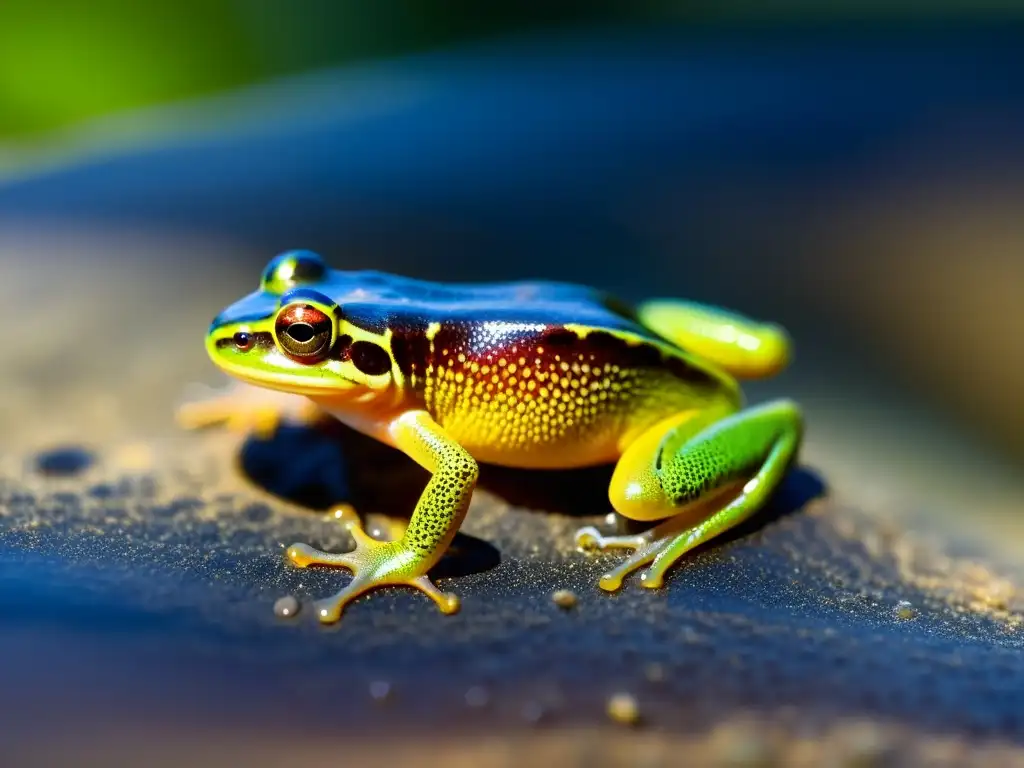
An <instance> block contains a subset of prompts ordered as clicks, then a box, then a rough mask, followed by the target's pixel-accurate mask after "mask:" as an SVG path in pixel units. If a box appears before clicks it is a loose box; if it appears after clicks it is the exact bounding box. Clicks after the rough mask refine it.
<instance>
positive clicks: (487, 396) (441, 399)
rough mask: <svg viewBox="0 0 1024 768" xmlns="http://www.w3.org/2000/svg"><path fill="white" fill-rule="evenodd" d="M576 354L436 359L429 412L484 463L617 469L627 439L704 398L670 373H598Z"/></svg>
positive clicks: (528, 348) (601, 367)
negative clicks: (608, 464)
mask: <svg viewBox="0 0 1024 768" xmlns="http://www.w3.org/2000/svg"><path fill="white" fill-rule="evenodd" d="M595 358H596V356H595V355H592V354H584V353H579V352H574V351H572V350H571V349H569V350H562V351H560V352H558V353H554V352H553V351H552V350H550V349H545V348H544V347H543V346H535V345H533V344H529V343H527V344H524V345H523V346H522V347H519V346H515V345H512V346H509V347H507V348H505V349H504V350H495V351H494V352H492V353H491V352H489V353H485V354H483V355H480V356H479V357H477V358H475V359H471V358H470V357H469V356H468V355H467V354H466V353H465V352H464V351H462V350H459V349H445V348H442V349H436V350H435V351H434V355H433V359H434V361H435V362H433V363H431V364H429V365H428V366H427V369H426V371H425V376H424V389H423V398H424V404H425V407H426V409H427V410H428V411H429V412H430V413H431V414H432V415H433V416H434V418H435V419H437V421H438V423H440V424H442V425H443V426H444V428H445V431H446V432H447V433H448V434H449V435H451V436H452V438H453V439H455V440H457V441H459V443H461V444H462V445H464V446H465V447H466V448H467V450H469V452H470V453H472V454H473V456H475V457H476V458H477V459H479V460H481V461H485V462H492V463H500V464H504V465H507V466H518V467H527V468H530V467H532V468H568V467H576V466H586V465H591V464H595V463H600V462H605V461H612V460H614V459H615V458H617V457H618V455H619V453H620V444H621V438H622V436H623V435H624V434H625V433H627V432H632V431H634V430H636V429H643V428H645V427H646V426H648V425H649V424H650V423H652V422H653V421H656V420H658V419H659V418H661V417H662V415H663V414H664V412H665V411H664V409H665V408H666V407H668V408H670V409H671V408H673V407H674V406H673V405H672V404H673V403H674V402H676V401H678V404H679V407H682V406H683V405H684V404H685V403H688V404H689V405H690V406H691V407H692V406H693V404H694V397H695V393H694V392H693V391H691V390H689V389H687V388H685V387H680V386H679V382H678V380H675V379H674V378H673V377H672V376H671V374H670V373H668V372H667V371H664V370H661V369H636V368H629V367H625V366H620V365H618V364H615V363H609V362H606V363H603V364H602V363H599V362H597V360H596V359H595Z"/></svg>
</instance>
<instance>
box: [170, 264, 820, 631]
mask: <svg viewBox="0 0 1024 768" xmlns="http://www.w3.org/2000/svg"><path fill="white" fill-rule="evenodd" d="M206 349H207V352H208V353H209V356H210V358H211V359H212V360H213V362H214V363H215V364H216V365H217V366H219V367H220V368H221V369H222V370H224V371H226V372H227V373H228V374H230V375H231V376H233V377H236V378H237V379H240V380H242V381H244V382H247V383H250V384H254V385H257V387H258V388H260V389H259V390H258V391H268V390H276V391H277V392H278V393H279V394H280V393H283V394H285V395H290V396H292V397H290V398H288V399H289V400H290V401H295V400H300V401H301V402H302V403H303V404H304V407H306V408H309V409H313V411H315V412H319V413H323V412H326V413H327V414H330V415H333V416H334V417H336V418H338V419H340V420H341V421H342V422H344V423H345V424H348V425H350V426H351V427H353V428H354V429H357V430H359V431H361V432H363V433H365V434H367V435H370V436H372V437H374V438H376V439H378V440H381V441H383V442H385V443H387V444H388V445H391V446H393V447H395V448H397V449H399V450H401V451H403V452H404V453H405V454H406V455H408V456H409V457H410V458H411V459H412V460H413V461H415V462H417V463H418V464H420V465H421V466H423V467H425V468H426V469H427V470H428V471H429V472H430V473H431V475H432V476H431V479H430V481H429V482H428V483H427V486H426V488H425V490H424V491H423V494H422V496H421V497H420V500H419V502H418V504H417V505H416V508H415V510H414V511H413V513H412V517H411V520H410V522H409V525H408V527H407V529H406V530H405V533H404V535H402V536H401V537H400V538H398V539H396V540H394V541H378V540H376V539H374V538H371V537H370V536H369V535H367V534H366V533H365V532H364V530H363V528H362V527H361V526H360V524H359V522H358V520H357V519H356V520H354V521H352V522H351V523H349V530H350V531H351V533H352V535H353V538H354V539H355V542H356V548H355V549H354V550H353V551H351V552H345V553H340V554H334V553H328V552H322V551H319V550H316V549H313V548H312V547H310V546H308V545H306V544H293V545H292V546H291V547H289V549H288V551H287V554H288V557H289V558H290V559H291V561H292V562H293V563H294V564H295V565H297V566H299V567H306V566H310V565H318V564H323V565H332V566H343V567H345V568H348V569H350V570H351V571H352V572H353V574H354V576H353V578H352V580H351V582H350V583H349V584H348V585H347V586H346V587H345V588H344V589H343V590H341V591H340V592H338V593H337V594H336V595H334V596H332V597H330V598H327V599H323V600H320V601H318V602H317V603H316V610H317V615H318V617H319V619H320V621H322V622H324V623H331V622H334V621H337V620H338V619H339V618H340V616H341V613H342V610H343V608H344V607H345V605H346V604H347V603H349V602H350V601H351V600H352V599H354V598H355V597H356V596H358V595H360V594H362V593H364V592H366V591H368V590H371V589H373V588H376V587H382V586H386V585H405V586H413V587H416V588H418V589H420V590H422V591H423V592H424V593H426V594H427V595H429V596H430V597H431V598H432V599H433V600H434V601H435V602H436V604H437V605H438V606H439V607H440V609H441V610H442V611H443V612H445V613H453V612H455V611H457V610H458V607H459V600H458V598H457V597H456V596H455V595H453V594H446V593H443V592H441V591H440V590H438V589H437V587H436V586H434V584H433V583H431V581H430V580H429V579H428V577H427V572H428V571H429V570H430V568H431V567H432V566H433V565H434V564H435V563H437V562H438V560H439V559H440V558H441V557H442V556H443V555H444V553H445V551H446V550H447V548H448V546H449V544H450V543H451V541H452V538H453V537H454V535H455V533H456V531H457V530H458V529H459V526H460V525H461V523H462V520H463V518H464V516H465V514H466V510H467V508H468V506H469V501H470V497H471V495H472V493H473V489H474V486H475V484H476V480H477V471H478V470H477V462H478V461H480V462H489V463H494V464H500V465H504V466H510V467H521V468H535V469H555V468H571V467H582V466H587V465H595V464H603V463H611V462H616V465H615V471H614V473H613V476H612V480H611V485H610V488H609V500H610V501H611V505H612V507H613V508H614V509H615V511H616V512H618V513H619V514H621V515H623V516H625V517H627V518H631V519H633V520H641V521H661V522H660V523H659V524H657V525H655V526H653V527H652V528H650V529H649V530H647V531H646V532H644V533H641V534H639V535H630V536H605V535H602V534H600V533H599V532H598V531H597V530H596V529H594V528H592V527H587V528H583V529H582V530H580V531H579V532H578V533H577V536H576V543H577V545H578V546H579V547H580V548H582V549H585V550H609V549H624V550H630V551H631V554H630V555H629V556H628V557H627V558H626V559H625V560H624V561H623V562H622V563H621V564H620V565H619V566H618V567H616V568H614V569H613V570H611V571H610V572H608V573H606V574H605V575H604V576H602V577H601V579H600V582H599V586H600V587H601V588H602V589H604V590H608V591H614V590H617V589H619V588H620V587H621V585H622V582H623V578H624V577H625V576H626V575H628V574H629V573H631V572H633V571H635V570H637V569H639V568H641V567H643V566H647V567H646V569H645V570H644V571H643V572H642V573H641V575H640V583H641V585H642V586H644V587H651V588H656V587H660V586H661V585H662V583H663V579H664V575H665V572H666V571H667V570H668V569H669V567H670V566H671V565H672V564H673V563H675V562H676V561H677V560H679V558H680V557H681V556H682V555H684V554H685V553H686V552H688V551H689V550H691V549H693V548H694V547H696V546H698V545H700V544H702V543H704V542H706V541H708V540H710V539H712V538H714V537H715V536H717V535H719V534H721V533H722V532H724V531H726V530H728V529H730V528H732V527H733V526H735V525H737V524H738V523H740V522H742V521H743V520H746V519H747V518H749V517H750V516H751V515H752V514H753V513H755V512H756V511H757V510H758V509H759V508H760V507H761V506H762V505H763V504H764V503H765V501H766V500H767V499H768V497H769V496H770V494H771V493H772V492H773V490H774V489H775V488H776V487H777V486H778V484H779V482H780V480H781V479H782V478H783V476H784V475H785V473H786V471H787V469H788V468H789V467H790V466H791V464H792V462H793V461H794V459H795V457H796V455H797V452H798V448H799V445H800V442H801V437H802V419H801V414H800V410H799V408H798V407H797V406H796V405H795V404H794V403H793V402H791V401H788V400H778V401H773V402H769V403H766V404H763V405H759V406H757V407H752V408H746V409H744V408H743V397H742V393H741V391H740V388H739V386H738V384H737V383H736V379H737V378H748V379H749V378H758V377H766V376H770V375H773V374H775V373H776V372H778V371H779V370H781V369H782V368H783V367H784V366H785V365H786V364H787V363H788V361H789V356H790V352H789V350H790V343H789V339H788V337H787V335H786V334H785V332H784V331H783V330H782V329H781V328H779V327H778V326H775V325H770V324H762V323H758V322H755V321H753V320H750V319H748V318H745V317H742V316H739V315H736V314H733V313H730V312H726V311H724V310H721V309H718V308H714V307H709V306H704V305H699V304H693V303H686V302H682V301H676V300H652V301H647V302H644V303H641V304H639V305H638V306H636V307H635V308H634V307H630V306H627V305H625V304H623V303H622V302H620V301H618V300H616V299H615V298H613V297H612V296H609V295H607V294H605V293H602V292H601V291H598V290H595V289H592V288H588V287H584V286H578V285H571V284H566V283H554V282H510V283H497V284H446V283H433V282H426V281H421V280H414V279H409V278H404V277H397V276H393V275H388V274H384V273H381V272H375V271H337V270H332V269H330V268H329V267H328V266H327V265H326V264H325V263H324V261H323V259H321V258H320V257H319V256H318V255H316V254H314V253H311V252H309V251H290V252H287V253H283V254H281V255H279V256H277V257H276V258H274V259H273V260H272V261H271V262H270V264H269V265H268V266H267V267H266V269H265V270H264V272H263V276H262V279H261V282H260V286H259V289H258V290H256V291H255V292H253V293H251V294H249V295H248V296H246V297H245V298H243V299H241V300H240V301H238V302H237V303H235V304H233V305H232V306H230V307H229V308H228V309H226V310H225V311H224V312H222V313H221V314H220V315H219V316H218V317H217V318H216V319H215V320H214V321H213V324H212V325H211V327H210V330H209V334H208V335H207V338H206ZM268 394H270V393H269V392H268ZM295 395H300V396H302V398H295V397H294V396H295ZM261 408H263V405H257V404H254V403H252V402H249V401H247V400H245V399H244V398H243V399H240V400H237V401H233V400H230V399H222V400H220V401H210V402H207V403H198V404H195V405H193V406H188V407H186V409H185V410H184V411H183V412H182V415H183V417H184V420H185V421H186V422H187V423H191V424H193V425H197V424H199V423H211V422H214V421H220V420H228V421H231V420H236V421H240V422H241V423H263V424H264V426H266V425H267V424H273V422H274V418H275V415H276V414H278V413H279V412H280V410H281V409H282V408H284V401H278V402H276V403H275V404H273V405H271V406H270V410H269V411H267V410H262V411H261V410H260V409H261ZM190 409H191V410H190ZM254 413H260V414H262V416H259V417H254V416H253V415H252V414H254ZM266 416H269V419H268V418H264V417H266Z"/></svg>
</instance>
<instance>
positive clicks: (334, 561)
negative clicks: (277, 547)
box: [285, 544, 352, 568]
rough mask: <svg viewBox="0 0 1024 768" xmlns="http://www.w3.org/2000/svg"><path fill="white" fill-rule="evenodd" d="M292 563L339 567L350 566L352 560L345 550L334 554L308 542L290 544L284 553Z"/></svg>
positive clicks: (300, 565) (301, 566)
mask: <svg viewBox="0 0 1024 768" xmlns="http://www.w3.org/2000/svg"><path fill="white" fill-rule="evenodd" d="M285 554H287V555H288V559H289V560H291V561H292V564H293V565H296V566H298V567H299V568H308V567H309V566H311V565H333V566H338V567H341V568H351V567H352V562H351V561H350V560H349V558H348V554H349V553H347V552H343V553H340V554H336V553H333V552H324V551H323V550H320V549H315V548H314V547H311V546H309V545H308V544H292V545H291V546H290V547H288V550H287V551H286V553H285Z"/></svg>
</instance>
